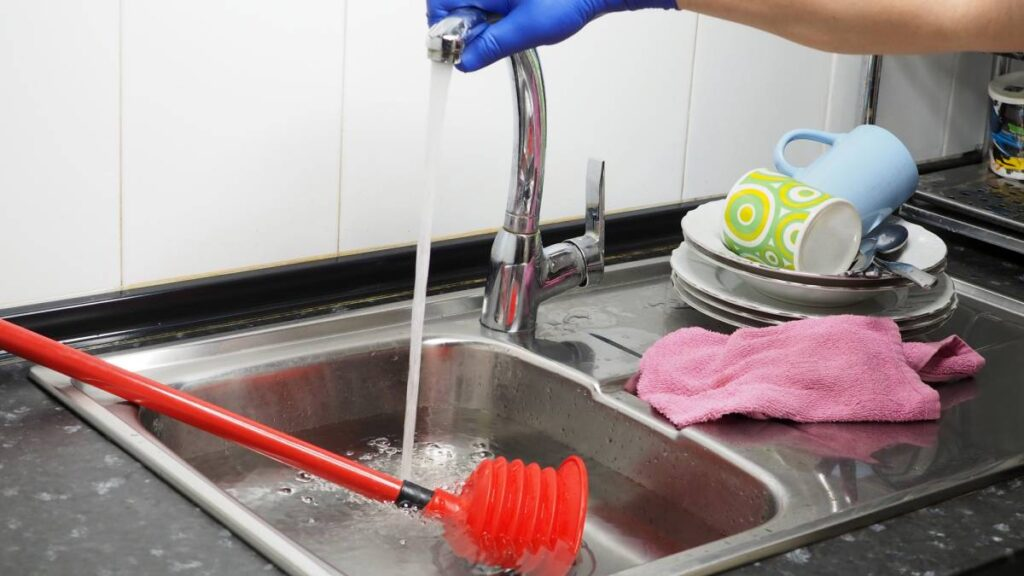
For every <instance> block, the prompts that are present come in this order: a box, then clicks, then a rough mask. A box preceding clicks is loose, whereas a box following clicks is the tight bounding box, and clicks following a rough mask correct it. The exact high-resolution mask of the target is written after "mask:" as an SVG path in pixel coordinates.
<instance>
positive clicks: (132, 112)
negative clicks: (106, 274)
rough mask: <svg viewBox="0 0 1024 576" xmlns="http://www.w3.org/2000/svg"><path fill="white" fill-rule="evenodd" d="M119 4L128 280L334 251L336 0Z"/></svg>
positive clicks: (340, 10) (339, 20) (339, 18)
mask: <svg viewBox="0 0 1024 576" xmlns="http://www.w3.org/2000/svg"><path fill="white" fill-rule="evenodd" d="M123 5H124V15H123V18H124V25H123V30H124V92H123V94H124V102H123V114H124V124H123V129H124V131H123V136H124V139H123V150H124V166H123V174H124V176H123V178H124V180H123V182H124V225H125V230H124V233H125V237H124V275H125V282H126V283H127V284H136V283H145V282H152V281H157V280H163V279H167V278H174V277H180V276H188V275H195V274H206V273H210V272H215V271H220V270H225V269H235V268H242V267H249V266H258V265H268V264H272V263H277V262H281V261H287V260H292V259H303V258H312V257H317V256H324V255H330V254H333V253H334V252H335V251H336V250H337V239H338V230H337V221H338V220H337V211H338V179H339V161H340V144H341V99H342V62H343V39H344V35H345V34H344V33H345V10H344V9H345V3H344V1H343V0H247V1H245V2H209V1H207V0H176V1H174V2H168V1H167V0H133V1H131V2H125V3H124V4H123Z"/></svg>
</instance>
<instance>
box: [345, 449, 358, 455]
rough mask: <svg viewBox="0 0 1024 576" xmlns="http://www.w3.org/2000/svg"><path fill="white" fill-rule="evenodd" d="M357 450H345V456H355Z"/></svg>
mask: <svg viewBox="0 0 1024 576" xmlns="http://www.w3.org/2000/svg"><path fill="white" fill-rule="evenodd" d="M355 455H356V452H355V450H345V456H355Z"/></svg>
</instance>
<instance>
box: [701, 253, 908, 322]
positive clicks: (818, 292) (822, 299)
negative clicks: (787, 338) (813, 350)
mask: <svg viewBox="0 0 1024 576" xmlns="http://www.w3.org/2000/svg"><path fill="white" fill-rule="evenodd" d="M691 248H696V245H692V246H691ZM694 252H695V253H698V254H699V255H700V256H702V257H703V256H704V254H703V253H701V252H700V251H699V250H696V249H694ZM708 261H709V262H711V263H712V264H714V265H715V266H721V267H723V268H728V269H729V270H730V271H731V272H733V273H735V274H736V275H738V276H739V277H740V278H742V279H743V281H744V282H746V283H747V284H749V285H750V286H751V287H752V288H754V289H755V290H757V291H758V292H761V293H762V294H764V295H766V296H770V297H772V298H776V299H778V300H782V301H783V302H789V303H790V304H796V305H802V306H814V307H817V308H837V307H840V306H851V305H853V304H857V303H858V302H863V301H865V300H870V299H872V298H875V297H878V296H880V295H882V294H884V293H887V292H893V291H902V292H906V291H907V290H909V289H910V287H909V286H889V285H885V286H866V287H863V288H859V287H858V288H839V287H836V286H816V285H814V284H801V283H799V282H790V281H788V280H779V279H777V278H768V277H766V276H759V275H757V274H752V273H750V272H747V271H746V270H743V269H741V268H732V267H729V266H728V265H726V264H721V263H719V262H718V261H712V260H710V259H708Z"/></svg>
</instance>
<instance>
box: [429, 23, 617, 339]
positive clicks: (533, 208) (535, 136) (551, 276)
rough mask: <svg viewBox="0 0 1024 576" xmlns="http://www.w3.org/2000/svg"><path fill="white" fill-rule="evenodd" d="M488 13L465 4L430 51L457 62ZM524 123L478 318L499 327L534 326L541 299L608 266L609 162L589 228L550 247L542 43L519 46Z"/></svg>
mask: <svg viewBox="0 0 1024 576" xmlns="http://www.w3.org/2000/svg"><path fill="white" fill-rule="evenodd" d="M485 21H486V15H485V14H484V13H483V12H480V11H479V10H475V9H471V8H468V9H460V10H457V11H455V12H453V13H452V15H450V16H448V17H447V18H445V19H443V20H441V21H440V22H438V23H437V24H435V25H434V26H432V27H431V28H430V32H429V33H428V35H427V56H428V57H429V58H430V59H431V60H434V61H435V62H446V63H449V64H458V63H459V61H460V60H461V58H462V50H463V48H464V47H465V45H466V44H467V43H468V42H469V41H470V40H472V39H473V37H474V36H475V34H474V28H476V27H477V26H478V25H479V24H482V23H484V22H485ZM509 60H510V62H511V65H512V82H513V86H514V88H515V91H516V108H515V112H516V118H517V120H518V122H517V124H518V130H517V131H516V142H515V148H514V152H515V154H516V156H515V158H514V159H513V162H512V185H511V188H510V190H509V196H508V207H507V208H506V210H505V221H504V224H503V226H502V228H501V229H500V230H499V231H498V234H497V236H496V237H495V238H494V245H493V246H492V247H491V266H490V272H489V273H488V276H487V287H486V289H485V291H484V306H483V311H482V312H481V317H480V322H481V323H482V324H483V325H484V326H486V327H488V328H491V329H493V330H499V331H502V332H522V331H528V330H532V329H533V328H534V327H535V325H536V321H537V309H538V308H539V306H540V304H541V302H543V301H545V300H547V299H548V298H551V297H552V296H556V295H558V294H561V293H562V292H565V291H567V290H570V289H572V288H575V287H578V286H592V285H594V284H597V283H598V282H599V281H600V280H601V276H602V274H603V273H604V162H602V161H599V160H590V162H589V164H588V166H587V195H586V214H585V222H586V231H585V233H584V235H583V236H580V237H577V238H573V239H571V240H568V241H566V242H562V243H559V244H555V245H553V246H548V247H546V248H545V247H544V246H543V245H542V244H541V239H540V228H539V222H540V201H541V192H542V191H543V189H544V154H545V148H546V145H547V108H546V104H545V96H544V75H543V73H542V71H541V66H540V58H539V57H538V55H537V51H536V50H532V49H531V50H525V51H523V52H519V53H516V54H513V55H512V57H511V58H510V59H509Z"/></svg>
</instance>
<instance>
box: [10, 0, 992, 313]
mask: <svg viewBox="0 0 1024 576" xmlns="http://www.w3.org/2000/svg"><path fill="white" fill-rule="evenodd" d="M423 12H424V7H423V0H373V1H371V0H363V1H358V2H357V1H353V2H346V1H344V0H291V1H286V0H248V1H244V2H243V1H240V0H236V1H227V2H209V1H206V0H177V1H175V2H171V1H168V0H131V1H130V2H121V1H119V0H50V1H48V2H38V1H37V0H6V1H5V2H3V3H0V246H2V251H0V309H2V308H8V307H13V306H18V305H22V304H30V303H36V302H41V301H49V300H56V299H62V298H68V297H74V296H81V295H87V294H93V293H100V292H107V291H111V290H117V289H120V288H130V287H133V286H138V285H144V284H151V283H159V282H166V281H170V280H177V279H181V278H187V277H194V276H202V275H210V274H217V273H224V272H230V271H235V270H240V269H247V268H256V267H264V266H272V265H277V264H281V263H286V262H294V261H301V260H309V259H316V258H323V257H329V256H334V255H337V254H339V253H348V252H352V251H364V250H372V249H375V248H381V247H386V246H394V245H399V244H407V243H411V242H412V241H414V239H415V237H416V232H417V231H416V226H417V224H418V215H417V212H418V207H419V204H418V202H419V196H420V190H421V187H422V181H423V166H422V162H423V146H424V131H425V125H426V123H425V117H424V114H425V108H426V97H427V81H428V71H429V67H428V63H427V60H426V58H425V56H424V53H423V52H424V49H423V39H424V32H425V24H424V22H423V16H422V14H423ZM638 31H642V33H638ZM624 38H626V39H628V41H626V40H624ZM541 58H542V62H543V64H544V66H545V73H546V78H547V88H548V101H549V104H548V105H549V147H548V165H547V166H548V168H547V181H546V191H545V202H544V214H543V217H544V219H545V220H555V219H564V218H572V217H578V216H580V215H581V214H582V206H583V175H584V169H585V163H586V159H587V157H589V156H597V157H601V158H604V159H606V160H607V161H608V207H609V209H610V210H625V209H630V208H639V207H646V206H653V205H659V204H668V203H673V202H678V201H680V200H682V199H684V198H685V199H689V198H697V197H701V196H708V195H715V194H722V193H724V192H726V191H727V188H728V186H729V184H730V183H731V182H732V181H733V180H735V179H736V178H737V177H738V176H739V175H740V174H741V173H742V172H743V171H745V169H747V168H751V167H756V166H767V165H769V164H770V161H771V149H772V146H773V144H774V142H775V141H776V140H777V139H778V137H779V136H781V134H782V133H783V132H785V131H786V130H788V129H790V128H794V127H812V128H824V129H829V130H847V129H849V128H851V127H852V126H854V125H855V124H856V123H857V122H858V116H859V114H860V107H861V98H862V95H861V90H862V75H863V69H864V66H865V58H863V57H860V56H840V55H833V54H827V53H823V52H818V51H815V50H810V49H807V48H803V47H800V46H797V45H795V44H792V43H790V42H787V41H785V40H781V39H778V38H775V37H772V36H770V35H768V34H765V33H762V32H759V31H756V30H752V29H749V28H745V27H742V26H738V25H734V24H730V23H726V22H723V21H720V20H715V19H712V18H705V17H697V16H695V15H693V14H690V13H676V14H668V13H662V12H653V11H652V12H645V13H635V14H620V15H615V16H610V17H605V18H601V19H599V20H598V21H596V22H595V23H593V24H592V25H591V26H590V27H589V28H588V29H586V30H585V31H584V32H583V33H581V34H580V35H578V36H577V37H576V38H574V39H572V40H571V41H569V42H567V43H565V44H563V45H560V46H554V47H547V48H544V49H542V50H541ZM990 62H991V59H990V57H989V56H986V55H977V54H949V55H939V56H928V57H897V58H887V59H886V60H885V63H884V66H883V84H882V103H881V106H880V110H879V120H880V123H881V124H883V125H885V126H887V127H889V128H890V129H892V130H894V131H895V132H896V133H897V134H898V135H899V136H901V137H902V138H903V139H904V140H905V141H906V142H907V144H908V145H909V146H910V147H911V149H912V150H913V151H914V153H915V155H916V156H917V157H918V158H919V159H928V158H934V157H940V156H944V155H948V154H953V153H958V152H963V151H967V150H971V149H973V148H976V147H977V146H978V145H979V143H980V142H981V140H982V138H983V135H984V122H985V103H986V91H985V86H986V83H987V80H988V76H989V72H990V67H991V64H990ZM450 94H451V98H450V101H449V116H448V121H447V124H446V133H445V135H444V138H445V152H444V155H445V161H444V169H443V179H444V182H443V186H442V188H441V190H440V191H439V195H440V198H439V203H438V208H437V211H436V214H437V215H436V221H435V224H434V232H435V235H436V236H439V237H444V236H453V235H460V234H466V233H472V232H474V231H480V230H485V229H492V228H494V227H495V226H497V225H498V224H499V223H500V220H501V215H502V212H503V209H504V205H505V196H506V192H507V187H508V180H509V165H510V163H511V154H512V144H511V141H512V99H511V97H512V96H511V89H510V86H509V74H508V71H507V69H506V67H505V66H503V65H498V66H494V67H492V68H491V69H487V70H485V71H483V72H480V73H477V74H473V75H462V74H457V75H456V77H455V79H454V81H453V85H452V88H451V92H450ZM801 152H802V153H803V155H804V157H805V158H809V157H810V156H809V155H810V154H813V152H814V150H813V149H811V148H806V149H803V150H801Z"/></svg>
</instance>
